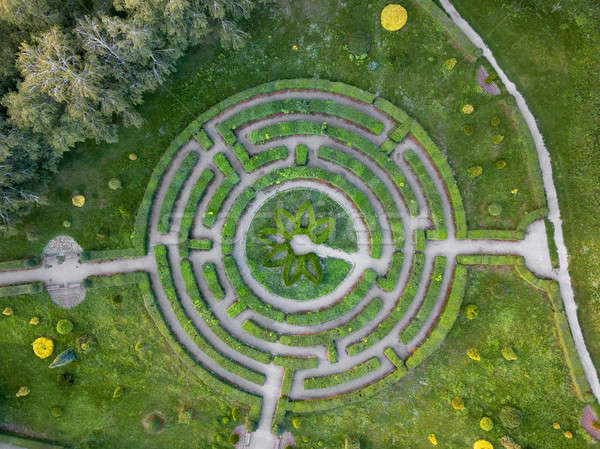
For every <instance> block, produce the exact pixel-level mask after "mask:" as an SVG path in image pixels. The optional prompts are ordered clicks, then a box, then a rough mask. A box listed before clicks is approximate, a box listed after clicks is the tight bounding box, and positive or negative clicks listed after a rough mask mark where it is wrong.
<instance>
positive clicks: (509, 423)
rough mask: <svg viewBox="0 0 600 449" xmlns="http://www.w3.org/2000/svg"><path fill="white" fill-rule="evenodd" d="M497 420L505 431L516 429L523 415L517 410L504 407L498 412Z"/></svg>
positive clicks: (507, 406)
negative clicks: (498, 419)
mask: <svg viewBox="0 0 600 449" xmlns="http://www.w3.org/2000/svg"><path fill="white" fill-rule="evenodd" d="M499 418H500V422H501V423H502V425H503V426H504V427H506V428H507V429H516V428H517V427H519V426H520V425H521V420H522V419H523V413H522V412H521V410H519V409H518V408H515V407H511V406H510V405H506V406H504V407H502V409H501V410H500V415H499Z"/></svg>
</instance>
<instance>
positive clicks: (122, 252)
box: [80, 248, 139, 262]
mask: <svg viewBox="0 0 600 449" xmlns="http://www.w3.org/2000/svg"><path fill="white" fill-rule="evenodd" d="M138 256H139V253H138V251H137V250H136V249H135V248H125V249H108V250H102V251H84V252H83V253H81V257H80V260H81V261H82V262H102V261H106V260H116V259H130V258H134V257H138Z"/></svg>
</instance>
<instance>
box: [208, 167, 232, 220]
mask: <svg viewBox="0 0 600 449" xmlns="http://www.w3.org/2000/svg"><path fill="white" fill-rule="evenodd" d="M239 182H240V177H239V176H238V175H237V174H236V173H233V174H232V175H230V176H228V177H226V178H225V179H224V180H223V182H222V183H221V185H220V186H219V187H218V188H217V190H216V192H215V193H214V195H213V196H212V198H211V199H210V202H209V203H208V207H207V208H206V212H205V213H204V219H203V220H202V224H204V226H206V227H207V228H212V227H213V226H214V224H215V222H216V221H217V216H218V214H219V211H220V210H221V207H222V206H223V203H224V202H225V200H226V199H227V197H228V196H229V193H231V191H232V190H233V188H234V187H235V186H236V184H237V183H239Z"/></svg>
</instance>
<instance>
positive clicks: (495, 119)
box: [490, 117, 500, 126]
mask: <svg viewBox="0 0 600 449" xmlns="http://www.w3.org/2000/svg"><path fill="white" fill-rule="evenodd" d="M490 125H492V126H499V125H500V118H498V117H492V118H491V120H490Z"/></svg>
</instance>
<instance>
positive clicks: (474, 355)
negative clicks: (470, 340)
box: [467, 348, 481, 361]
mask: <svg viewBox="0 0 600 449" xmlns="http://www.w3.org/2000/svg"><path fill="white" fill-rule="evenodd" d="M467 355H468V356H469V358H470V359H471V360H476V361H479V360H481V354H479V351H478V350H477V349H475V348H471V349H469V350H468V351H467Z"/></svg>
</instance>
